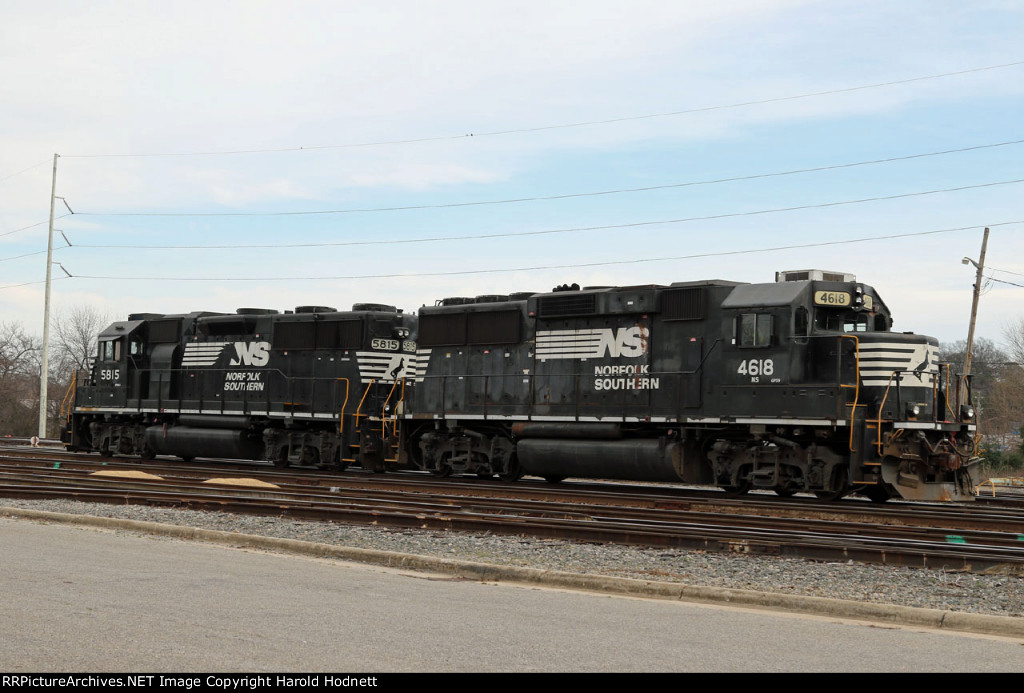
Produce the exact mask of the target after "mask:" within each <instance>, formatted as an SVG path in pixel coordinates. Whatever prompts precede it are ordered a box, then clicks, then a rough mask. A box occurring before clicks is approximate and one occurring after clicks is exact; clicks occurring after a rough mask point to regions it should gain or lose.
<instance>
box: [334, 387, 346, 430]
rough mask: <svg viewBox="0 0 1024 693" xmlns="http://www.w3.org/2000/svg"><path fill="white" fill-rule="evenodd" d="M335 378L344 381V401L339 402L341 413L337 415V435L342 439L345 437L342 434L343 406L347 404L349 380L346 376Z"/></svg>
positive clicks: (343, 424)
mask: <svg viewBox="0 0 1024 693" xmlns="http://www.w3.org/2000/svg"><path fill="white" fill-rule="evenodd" d="M335 380H344V381H345V401H344V402H342V403H341V413H340V415H339V416H338V435H340V436H342V440H344V439H345V438H344V435H343V434H344V433H345V407H347V406H348V392H349V382H348V378H335Z"/></svg>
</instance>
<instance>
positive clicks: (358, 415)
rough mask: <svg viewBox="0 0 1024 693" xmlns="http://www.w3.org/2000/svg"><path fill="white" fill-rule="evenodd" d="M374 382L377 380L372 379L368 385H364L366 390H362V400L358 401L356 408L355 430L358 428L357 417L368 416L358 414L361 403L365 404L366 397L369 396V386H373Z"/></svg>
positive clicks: (360, 409) (361, 406)
mask: <svg viewBox="0 0 1024 693" xmlns="http://www.w3.org/2000/svg"><path fill="white" fill-rule="evenodd" d="M375 382H377V379H376V378H373V379H371V380H370V382H368V383H367V384H366V389H365V390H363V396H362V398H361V399H360V400H359V406H358V407H356V413H355V419H356V428H359V417H360V416H369V415H368V414H360V412H361V411H362V410H363V402H365V401H366V396H367V395H368V394H370V386H371V385H373V384H374V383H375Z"/></svg>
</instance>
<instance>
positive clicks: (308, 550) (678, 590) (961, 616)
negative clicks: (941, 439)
mask: <svg viewBox="0 0 1024 693" xmlns="http://www.w3.org/2000/svg"><path fill="white" fill-rule="evenodd" d="M0 514H2V515H6V516H10V517H20V518H25V519H32V520H42V521H46V522H59V523H67V524H75V525H82V526H86V527H101V528H106V529H120V530H128V531H134V532H142V533H145V534H154V535H159V536H167V537H176V538H180V539H192V540H196V541H202V542H207V543H212V544H221V545H225V546H231V547H233V548H253V549H263V550H271V551H281V552H287V553H293V554H299V555H304V556H313V557H318V558H333V559H338V560H345V561H353V562H356V563H367V564H371V565H379V566H383V567H387V568H402V569H406V570H418V571H429V572H435V573H441V574H445V575H451V576H453V577H458V578H464V579H472V580H480V581H486V582H506V583H517V584H525V585H542V586H545V587H557V588H561V589H571V590H585V591H589V592H603V593H606V594H614V595H623V596H635V597H644V598H648V599H671V600H677V601H686V602H697V603H705V604H726V605H729V606H740V607H745V608H755V609H767V610H775V611H787V612H792V613H802V614H813V615H817V616H832V617H836V618H846V619H855V620H861V621H871V622H874V623H889V624H893V625H901V626H916V627H922V628H935V629H939V630H946V631H956V632H965V633H978V634H984V635H1000V636H1006V637H1017V638H1024V618H1016V617H1012V616H991V615H987V614H972V613H963V612H954V611H943V610H941V609H923V608H918V607H910V606H896V605H888V604H870V603H865V602H853V601H846V600H842V599H829V598H825V597H807V596H799V595H788V594H775V593H770V592H755V591H753V590H740V589H731V588H725V587H699V586H692V585H685V584H680V583H674V582H655V581H647V580H634V579H629V578H616V577H603V576H599V575H584V574H578V573H566V572H560V571H553V570H539V569H536V568H520V567H515V566H498V565H489V564H485V563H473V562H471V561H459V560H453V559H448V558H435V557H432V556H418V555H415V554H404V553H392V552H388V551H378V550H374V549H359V548H351V547H345V546H334V545H331V544H321V543H315V542H307V541H299V540H297V539H278V538H274V537H262V536H257V535H252V534H238V533H235V532H222V531H219V530H212V529H198V528H195V527H182V526H178V525H167V524H162V523H159V522H141V521H137V520H122V519H116V518H109V517H96V516H93V515H73V514H68V513H53V512H46V511H41V510H23V509H21V508H6V507H0Z"/></svg>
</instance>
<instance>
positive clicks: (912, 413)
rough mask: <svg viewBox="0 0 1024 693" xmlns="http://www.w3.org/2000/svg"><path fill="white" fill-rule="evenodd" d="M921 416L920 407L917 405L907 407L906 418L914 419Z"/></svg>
mask: <svg viewBox="0 0 1024 693" xmlns="http://www.w3.org/2000/svg"><path fill="white" fill-rule="evenodd" d="M920 414H921V407H920V405H917V404H913V403H911V404H908V405H907V418H910V419H916V418H917V417H918V416H919V415H920Z"/></svg>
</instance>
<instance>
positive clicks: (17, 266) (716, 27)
mask: <svg viewBox="0 0 1024 693" xmlns="http://www.w3.org/2000/svg"><path fill="white" fill-rule="evenodd" d="M0 19H2V21H0V75H2V86H3V96H2V98H0V322H19V323H21V324H23V325H24V326H25V328H26V329H27V330H28V331H30V332H32V333H35V334H41V333H42V324H43V303H44V288H45V281H44V280H45V274H46V247H47V232H48V219H49V214H50V201H51V191H52V185H53V176H54V154H57V155H58V158H57V166H56V195H57V196H59V197H60V198H62V199H57V200H56V206H55V216H56V220H55V223H54V226H55V228H56V229H57V230H56V231H55V232H54V253H53V261H54V263H55V264H54V265H53V282H52V312H53V319H54V320H56V319H59V318H60V316H61V315H65V314H67V313H68V312H70V311H71V310H73V309H75V308H76V307H78V306H86V305H87V306H92V307H94V308H95V309H96V310H99V311H102V312H104V313H106V314H108V315H110V316H111V317H112V318H116V319H124V318H125V317H126V316H127V315H128V314H129V313H135V312H152V313H184V312H190V311H194V310H209V311H220V312H234V310H235V309H237V308H242V307H247V308H249V307H257V308H276V309H278V310H291V309H294V308H295V307H296V306H304V305H321V306H331V307H335V308H338V309H342V310H344V309H348V308H350V307H351V305H352V304H353V303H357V302H374V303H385V304H391V305H396V306H398V307H400V308H403V309H404V310H406V311H414V310H416V309H417V308H418V307H420V306H422V305H432V304H433V303H434V302H435V301H436V300H437V299H440V298H443V297H447V296H476V295H481V294H507V293H511V292H517V291H548V290H550V289H551V288H552V287H554V286H556V285H559V284H563V283H573V282H576V283H579V284H580V285H582V286H592V285H599V286H607V285H636V284H671V283H672V282H678V281H692V280H701V279H726V280H732V281H743V282H755V283H757V282H771V281H773V280H774V277H775V272H777V271H780V270H793V269H809V268H818V269H826V270H834V271H842V272H849V273H853V274H855V275H856V276H857V278H858V280H859V281H862V282H864V283H866V284H869V285H871V286H873V287H875V289H876V290H877V291H878V292H879V294H880V295H881V297H882V298H883V300H884V301H885V302H886V303H887V305H888V306H889V307H890V309H891V310H892V312H893V316H894V318H895V324H894V329H896V330H899V331H912V332H917V333H923V334H929V335H933V336H935V337H938V338H939V339H940V340H941V341H942V342H944V343H945V342H951V341H955V340H962V339H965V338H966V336H967V328H968V322H969V319H970V313H971V299H972V288H973V284H974V281H975V266H974V265H972V264H970V263H968V264H966V265H965V264H963V261H962V259H963V258H965V257H966V258H969V259H971V260H973V261H975V262H977V261H979V260H980V255H981V246H982V234H983V228H984V227H986V226H988V227H989V228H990V229H991V231H990V237H989V241H988V248H987V255H986V259H985V267H986V272H985V274H986V279H985V280H984V281H983V284H982V287H983V290H982V295H981V299H980V304H979V311H978V327H977V332H976V336H977V337H981V338H987V339H992V340H994V341H996V342H1000V341H1002V336H1003V334H1004V331H1005V330H1006V329H1008V328H1010V327H1011V326H1012V325H1014V324H1016V323H1017V322H1019V321H1021V320H1024V166H1022V161H1024V158H1022V155H1024V44H1022V43H1021V39H1020V37H1021V36H1022V35H1024V2H1020V1H1010V0H989V1H986V0H977V1H975V2H970V3H964V2H960V1H947V0H920V1H918V0H907V1H904V2H899V3H893V2H889V1H888V0H856V1H854V0H850V1H846V0H834V1H830V2H811V1H804V0H723V1H721V2H716V3H707V2H704V1H703V0H702V1H700V2H697V1H696V0H676V1H673V2H666V1H664V0H661V1H657V2H647V1H644V0H634V1H633V2H630V3H622V2H605V1H603V0H588V1H587V2H568V1H566V2H558V1H555V0H547V1H543V2H541V1H537V2H534V1H531V0H517V1H516V2H506V1H505V0H488V2H479V1H472V2H471V1H467V2H461V1H454V0H438V1H436V2H431V3H422V2H411V1H406V0H394V1H392V2H380V3H367V2H352V1H345V0H335V1H332V2H312V1H309V2H304V1H302V0H298V1H295V2H289V3H282V2H276V3H273V2H254V1H245V2H229V1H218V0H213V1H210V0H206V1H205V2H192V1H189V0H176V1H175V2H173V3H160V4H157V3H124V2H103V1H102V0H91V1H90V2H66V1H62V0H53V1H51V2H46V3H38V2H28V1H25V2H22V1H21V0H5V2H4V4H3V8H2V9H0ZM72 212H73V213H72ZM58 263H59V264H58ZM68 275H71V276H70V277H69V276H68Z"/></svg>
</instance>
